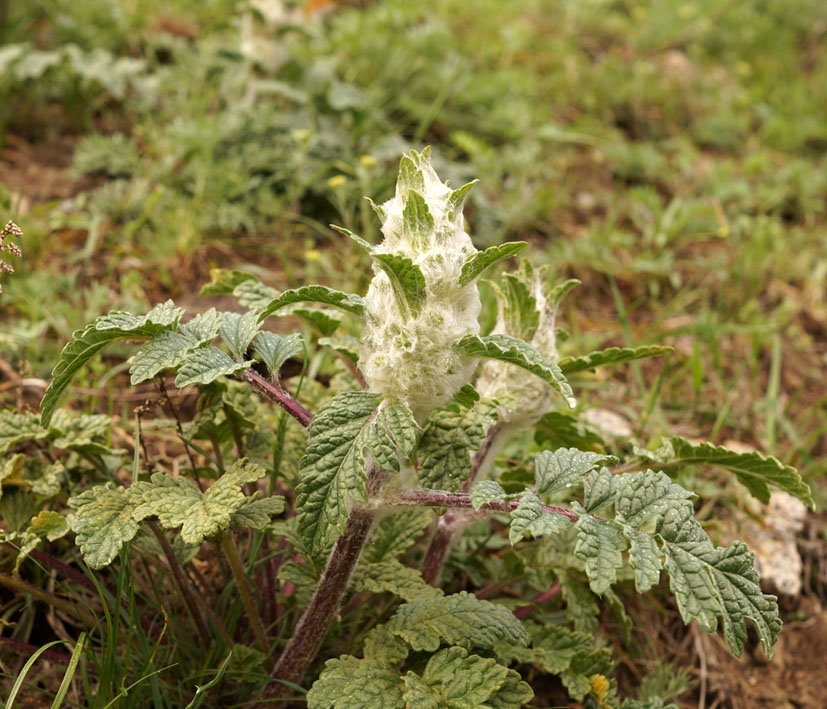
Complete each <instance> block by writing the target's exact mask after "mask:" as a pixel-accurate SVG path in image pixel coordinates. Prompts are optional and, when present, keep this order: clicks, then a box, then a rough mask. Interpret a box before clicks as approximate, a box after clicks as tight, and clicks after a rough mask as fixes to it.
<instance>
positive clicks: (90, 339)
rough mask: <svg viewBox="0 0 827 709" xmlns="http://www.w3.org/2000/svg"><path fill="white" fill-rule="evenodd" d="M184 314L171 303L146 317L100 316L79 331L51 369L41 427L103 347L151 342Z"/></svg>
mask: <svg viewBox="0 0 827 709" xmlns="http://www.w3.org/2000/svg"><path fill="white" fill-rule="evenodd" d="M182 312H183V311H181V309H180V308H176V307H175V306H174V304H173V303H172V301H171V300H170V301H167V302H166V303H164V304H162V305H158V306H156V307H154V308H153V309H152V310H150V311H149V313H147V314H146V315H132V314H131V313H122V312H112V313H109V315H103V316H101V317H99V318H98V319H97V320H96V321H95V323H94V324H92V325H87V326H86V327H85V328H84V329H83V330H76V331H75V332H74V333H73V334H72V339H71V340H70V341H69V342H68V343H67V344H66V346H65V347H64V348H63V351H62V352H61V353H60V359H59V360H58V362H57V364H56V365H55V368H54V369H53V370H52V381H51V383H50V384H49V388H48V389H46V393H45V394H44V395H43V400H42V401H41V402H40V406H41V409H42V412H41V414H40V422H41V424H42V425H43V426H44V427H47V426H48V425H49V422H50V421H51V420H52V415H53V414H54V411H55V407H56V406H57V402H58V399H59V398H60V395H61V394H62V393H63V392H64V390H65V389H66V387H68V386H69V384H70V383H71V382H72V379H73V378H74V376H75V374H76V373H77V371H78V370H79V369H80V368H81V367H82V366H83V365H84V364H86V363H87V362H88V361H89V360H90V359H92V357H94V356H95V355H96V354H97V353H98V352H100V351H101V350H102V349H103V348H104V347H106V346H107V345H109V344H111V343H112V342H115V341H116V340H123V339H127V338H128V339H148V338H150V337H152V336H153V335H157V334H158V333H159V332H162V331H163V330H167V329H172V328H174V327H175V326H176V325H177V324H178V320H179V319H180V317H181V313H182Z"/></svg>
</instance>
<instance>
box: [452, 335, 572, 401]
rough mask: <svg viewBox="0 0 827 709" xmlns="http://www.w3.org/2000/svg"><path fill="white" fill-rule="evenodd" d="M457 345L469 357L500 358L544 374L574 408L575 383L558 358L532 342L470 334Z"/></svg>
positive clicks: (542, 377)
mask: <svg viewBox="0 0 827 709" xmlns="http://www.w3.org/2000/svg"><path fill="white" fill-rule="evenodd" d="M456 349H457V351H458V352H460V353H461V354H464V355H466V356H468V357H480V358H489V359H497V360H500V361H502V362H507V363H509V364H513V365H516V366H517V367H522V368H523V369H525V370H527V371H529V372H531V373H532V374H534V375H536V376H538V377H540V379H542V380H543V381H544V382H546V383H547V384H548V385H549V386H551V388H552V389H554V390H555V391H556V392H558V393H559V394H560V395H561V396H562V397H563V398H564V399H565V400H566V403H567V404H568V405H569V406H570V407H572V408H574V406H575V405H576V403H577V402H576V401H575V399H574V393H573V392H572V390H571V386H570V385H569V383H568V382H567V381H566V378H565V376H563V373H562V372H561V371H560V368H559V367H558V366H557V364H556V363H555V362H553V361H552V360H550V359H547V358H546V357H543V356H542V355H541V354H540V353H539V352H537V350H535V349H534V348H533V347H532V346H531V345H529V344H528V343H526V342H523V341H522V340H518V339H517V338H516V337H510V336H509V335H487V336H485V337H481V336H480V335H466V336H465V337H463V338H462V339H461V340H460V341H459V342H458V343H457V344H456Z"/></svg>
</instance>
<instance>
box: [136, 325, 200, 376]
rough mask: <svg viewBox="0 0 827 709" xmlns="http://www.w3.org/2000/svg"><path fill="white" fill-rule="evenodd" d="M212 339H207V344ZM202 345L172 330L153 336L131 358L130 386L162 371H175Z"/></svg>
mask: <svg viewBox="0 0 827 709" xmlns="http://www.w3.org/2000/svg"><path fill="white" fill-rule="evenodd" d="M212 339H213V338H212V337H211V338H209V340H207V342H211V341H212ZM202 344H204V340H201V341H199V340H196V339H195V338H193V337H189V336H188V335H185V334H183V333H180V332H175V331H174V330H164V331H163V332H159V333H158V334H157V335H153V336H152V337H151V338H150V339H149V341H148V342H146V343H145V344H144V345H142V346H141V348H140V349H139V350H138V351H137V352H136V353H135V356H134V357H133V358H132V366H131V367H130V368H129V374H130V384H132V386H135V385H136V384H140V383H141V382H144V381H146V380H147V379H152V378H153V377H154V376H155V375H156V374H158V372H160V371H162V370H164V369H175V368H176V367H178V366H179V365H180V364H181V362H183V361H184V360H185V359H186V357H187V355H188V354H189V352H190V351H191V350H193V349H195V348H196V347H198V346H199V345H202Z"/></svg>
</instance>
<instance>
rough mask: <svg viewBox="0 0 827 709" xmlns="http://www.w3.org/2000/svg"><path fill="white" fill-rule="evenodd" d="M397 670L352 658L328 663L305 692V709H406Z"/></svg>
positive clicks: (343, 657)
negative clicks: (306, 708)
mask: <svg viewBox="0 0 827 709" xmlns="http://www.w3.org/2000/svg"><path fill="white" fill-rule="evenodd" d="M402 691H403V684H402V677H401V676H400V674H399V670H397V669H396V668H395V667H392V666H391V665H388V664H387V663H385V662H382V661H381V660H373V659H363V660H358V659H356V658H355V657H353V656H352V655H342V656H341V657H340V658H339V659H333V660H328V661H327V662H326V663H325V667H324V670H322V674H321V675H320V676H319V679H317V680H316V681H315V682H314V683H313V686H312V687H311V688H310V691H309V692H308V693H307V707H308V709H331V708H332V709H405V700H404V699H403V698H402Z"/></svg>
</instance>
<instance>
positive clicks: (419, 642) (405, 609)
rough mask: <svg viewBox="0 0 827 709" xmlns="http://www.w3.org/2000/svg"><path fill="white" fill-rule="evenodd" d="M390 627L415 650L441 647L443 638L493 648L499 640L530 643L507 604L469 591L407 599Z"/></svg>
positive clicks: (434, 649)
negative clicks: (490, 601)
mask: <svg viewBox="0 0 827 709" xmlns="http://www.w3.org/2000/svg"><path fill="white" fill-rule="evenodd" d="M386 628H387V629H388V632H391V633H394V634H396V635H399V636H400V637H402V638H404V639H405V640H406V641H407V643H408V644H409V645H410V646H411V647H412V648H413V649H414V650H427V651H429V652H435V651H436V650H437V649H439V643H440V641H441V640H444V641H445V642H446V643H448V644H449V645H459V646H461V647H466V648H467V647H482V648H491V647H493V646H494V643H496V642H498V641H505V642H508V643H511V644H512V645H527V644H528V635H527V634H526V631H525V629H524V628H523V626H522V624H521V623H520V621H518V620H517V619H516V618H515V617H514V615H513V614H512V613H510V612H509V611H508V610H507V609H506V608H505V607H503V606H498V605H495V604H493V603H489V602H488V601H481V600H480V599H478V598H477V597H476V596H474V595H472V594H469V593H466V592H465V591H461V592H460V593H457V594H454V595H452V596H444V597H442V598H436V599H432V600H422V601H412V602H410V603H406V604H404V605H402V606H400V607H399V609H398V610H397V611H396V613H395V614H394V615H393V617H392V618H391V619H390V621H388V623H387V624H386Z"/></svg>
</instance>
